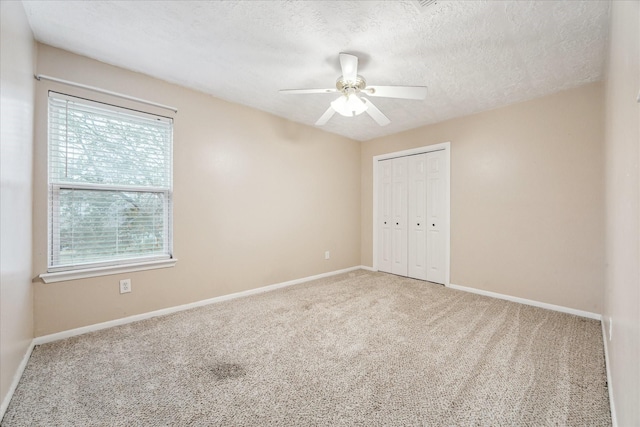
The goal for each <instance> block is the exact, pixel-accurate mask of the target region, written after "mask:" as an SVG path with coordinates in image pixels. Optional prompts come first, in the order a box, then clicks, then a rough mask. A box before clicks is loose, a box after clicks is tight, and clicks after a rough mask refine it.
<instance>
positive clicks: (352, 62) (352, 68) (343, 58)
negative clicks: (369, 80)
mask: <svg viewBox="0 0 640 427" xmlns="http://www.w3.org/2000/svg"><path fill="white" fill-rule="evenodd" d="M340 67H341V68H342V77H344V79H345V80H346V81H348V82H355V81H356V79H357V78H358V57H357V56H355V55H351V54H349V53H341V54H340Z"/></svg>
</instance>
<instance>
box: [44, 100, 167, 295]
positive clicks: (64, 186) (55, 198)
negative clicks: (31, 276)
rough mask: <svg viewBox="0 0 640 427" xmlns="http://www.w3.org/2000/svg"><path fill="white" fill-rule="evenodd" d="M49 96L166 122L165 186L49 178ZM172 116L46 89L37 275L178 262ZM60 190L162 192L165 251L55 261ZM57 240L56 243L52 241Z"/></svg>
mask: <svg viewBox="0 0 640 427" xmlns="http://www.w3.org/2000/svg"><path fill="white" fill-rule="evenodd" d="M51 98H55V99H57V100H69V101H71V102H75V103H78V104H80V105H86V106H89V107H97V108H100V109H105V110H109V111H111V112H116V113H123V114H126V115H133V116H139V117H143V118H146V119H149V118H151V119H153V120H161V121H164V122H166V123H169V124H170V126H171V131H170V134H169V138H170V140H169V143H168V150H169V152H168V156H169V167H168V171H167V173H168V174H169V176H168V186H167V187H164V186H161V187H160V186H134V185H118V184H116V185H113V184H94V183H79V182H73V183H60V182H55V183H54V182H52V174H51V170H52V169H51V168H52V165H51V161H52V159H51V149H52V140H51V128H50V120H51V104H50V102H51ZM173 125H174V123H173V118H172V117H167V116H161V115H158V114H152V113H148V112H144V111H140V110H134V109H131V108H126V107H123V106H120V105H115V104H109V103H104V102H99V101H95V100H91V99H87V98H83V97H78V96H73V95H68V94H64V93H61V92H57V91H53V90H49V91H48V94H47V205H48V212H47V246H48V247H47V272H46V273H43V274H41V275H40V276H39V277H40V278H41V279H42V280H43V281H44V282H45V283H50V282H58V281H65V280H73V279H80V278H87V277H95V276H102V275H108V274H117V273H121V272H132V271H142V270H149V269H156V268H167V267H173V266H174V265H175V263H176V262H177V259H176V258H175V257H174V253H173V134H174V127H173ZM61 190H72V191H74V190H80V191H82V190H89V191H113V192H123V193H124V192H142V193H150V194H161V195H162V197H163V199H164V202H163V203H164V204H165V212H164V214H163V215H162V218H163V221H164V223H163V230H166V232H164V233H163V240H164V241H163V248H164V250H165V253H163V254H154V255H149V256H145V255H140V256H133V257H131V256H130V257H124V258H118V259H108V260H103V261H90V262H84V263H83V262H78V263H74V264H73V265H61V264H57V265H56V264H54V263H53V262H54V259H56V260H59V256H57V255H58V254H59V252H58V251H59V250H60V248H59V246H60V245H59V242H60V229H61V223H60V220H59V208H60V192H61ZM56 242H58V245H56V244H55V243H56Z"/></svg>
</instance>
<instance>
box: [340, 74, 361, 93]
mask: <svg viewBox="0 0 640 427" xmlns="http://www.w3.org/2000/svg"><path fill="white" fill-rule="evenodd" d="M365 87H367V81H366V80H365V79H364V77H362V76H360V75H358V77H356V81H355V82H353V81H348V80H345V79H344V77H343V76H340V77H339V78H338V80H336V89H338V90H339V91H340V92H342V93H344V94H345V95H347V94H350V93H358V92H360V91H361V90H363V89H364V88H365Z"/></svg>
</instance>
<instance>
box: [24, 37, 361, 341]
mask: <svg viewBox="0 0 640 427" xmlns="http://www.w3.org/2000/svg"><path fill="white" fill-rule="evenodd" d="M38 72H39V73H41V74H46V75H51V76H55V77H58V78H61V79H66V80H71V81H76V82H81V83H84V84H88V85H94V86H98V87H101V88H104V89H108V90H111V91H116V92H122V93H126V94H129V95H131V96H136V97H140V98H144V99H149V100H153V101H155V102H160V103H163V104H169V105H173V106H175V107H177V108H178V110H179V111H178V113H177V114H176V115H175V126H174V201H175V205H174V226H175V228H174V249H175V256H176V258H178V260H179V261H178V263H177V265H176V267H174V268H170V269H161V270H153V271H145V272H136V273H131V274H120V275H113V276H104V277H98V278H92V279H86V280H74V281H69V282H61V283H50V284H44V283H36V284H35V295H34V299H35V335H36V336H40V335H45V334H49V333H53V332H57V331H63V330H67V329H71V328H77V327H80V326H84V325H90V324H95V323H99V322H104V321H108V320H112V319H117V318H121V317H125V316H130V315H134V314H138V313H144V312H148V311H152V310H157V309H161V308H165V307H171V306H176V305H180V304H185V303H189V302H193V301H198V300H202V299H206V298H211V297H215V296H219V295H225V294H230V293H233V292H238V291H242V290H246V289H252V288H256V287H260V286H265V285H269V284H273V283H279V282H283V281H287V280H291V279H297V278H302V277H307V276H311V275H315V274H319V273H323V272H329V271H334V270H338V269H342V268H347V267H352V266H357V265H359V264H360V169H359V159H360V145H359V143H358V142H356V141H352V140H349V139H347V138H343V137H339V136H336V135H332V134H328V133H325V132H322V131H320V130H317V129H314V128H312V127H308V126H302V125H298V124H294V123H292V122H289V121H287V120H284V119H280V118H277V117H275V116H272V115H270V114H266V113H263V112H260V111H256V110H253V109H251V108H247V107H243V106H240V105H237V104H233V103H228V102H224V101H221V100H219V99H216V98H213V97H211V96H208V95H205V94H203V93H199V92H195V91H192V90H188V89H185V88H182V87H179V86H176V85H172V84H169V83H166V82H162V81H159V80H155V79H153V78H150V77H147V76H144V75H142V74H137V73H134V72H130V71H126V70H123V69H120V68H117V67H112V66H109V65H106V64H104V63H101V62H97V61H94V60H91V59H88V58H86V57H81V56H77V55H74V54H72V53H69V52H65V51H62V50H58V49H55V48H52V47H49V46H45V45H38ZM50 88H51V89H56V90H60V91H63V92H65V93H69V94H72V95H73V94H80V95H83V96H90V97H92V98H98V99H101V100H106V101H108V99H107V97H104V96H97V95H96V94H94V93H90V92H83V91H81V90H79V89H73V88H71V87H67V86H63V85H57V84H54V83H51V82H45V81H44V80H43V81H41V82H39V83H38V84H37V90H36V127H35V133H36V141H35V164H34V167H35V175H34V176H35V189H34V254H35V255H34V268H33V275H34V277H35V276H37V275H38V274H40V273H43V272H45V271H46V256H47V225H46V212H47V205H46V200H47V193H46V185H47V184H46V183H47V179H46V170H47V166H46V164H47V163H46V159H47V150H46V146H47V137H46V121H47V118H46V111H47V107H46V101H47V90H48V89H50ZM112 102H113V101H112ZM115 102H117V103H122V102H121V101H118V100H116V101H115ZM138 108H143V109H148V108H145V107H144V106H138ZM163 113H164V114H167V112H166V111H164V112H163ZM325 250H330V251H331V259H330V260H325V259H324V251H325ZM126 277H130V278H131V279H132V288H133V292H132V293H131V294H124V295H120V294H119V292H118V281H119V280H120V279H122V278H126Z"/></svg>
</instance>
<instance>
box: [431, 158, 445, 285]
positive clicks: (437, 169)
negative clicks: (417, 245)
mask: <svg viewBox="0 0 640 427" xmlns="http://www.w3.org/2000/svg"><path fill="white" fill-rule="evenodd" d="M426 156H427V280H428V281H430V282H435V283H443V284H444V281H445V256H444V255H445V249H446V242H445V239H444V231H445V226H446V224H445V221H446V219H445V218H444V213H445V201H446V199H445V191H446V185H447V183H446V175H445V164H444V162H445V152H444V151H434V152H431V153H427V154H426Z"/></svg>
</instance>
